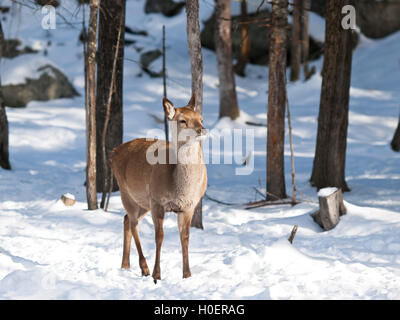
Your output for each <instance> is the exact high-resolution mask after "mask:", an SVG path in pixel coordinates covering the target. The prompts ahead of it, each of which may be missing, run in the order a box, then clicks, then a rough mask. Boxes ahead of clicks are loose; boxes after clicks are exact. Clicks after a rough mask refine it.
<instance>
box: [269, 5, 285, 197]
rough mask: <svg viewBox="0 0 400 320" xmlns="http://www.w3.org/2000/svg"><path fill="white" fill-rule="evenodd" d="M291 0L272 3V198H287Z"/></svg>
mask: <svg viewBox="0 0 400 320" xmlns="http://www.w3.org/2000/svg"><path fill="white" fill-rule="evenodd" d="M287 18H288V1H287V0H275V1H273V3H272V15H271V33H270V50H269V52H270V54H269V68H268V69H269V79H268V83H269V84H268V87H269V89H268V115H267V118H268V120H267V121H268V123H267V127H268V133H267V192H268V193H269V194H268V199H269V200H277V199H284V198H286V184H285V168H284V147H285V109H286V108H285V106H286V55H287V32H286V29H287V26H288V21H287Z"/></svg>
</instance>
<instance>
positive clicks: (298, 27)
mask: <svg viewBox="0 0 400 320" xmlns="http://www.w3.org/2000/svg"><path fill="white" fill-rule="evenodd" d="M302 3H303V0H294V2H293V27H292V39H291V41H290V43H291V50H290V55H291V56H290V71H291V72H290V81H292V82H294V81H297V80H299V78H300V66H301V52H302V50H301V49H302V42H301V40H302V19H301V17H302Z"/></svg>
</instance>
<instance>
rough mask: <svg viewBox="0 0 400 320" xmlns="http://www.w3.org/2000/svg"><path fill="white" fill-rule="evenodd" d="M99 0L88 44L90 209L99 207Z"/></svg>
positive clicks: (92, 10) (92, 14) (93, 3)
mask: <svg viewBox="0 0 400 320" xmlns="http://www.w3.org/2000/svg"><path fill="white" fill-rule="evenodd" d="M98 12H99V0H90V14H89V28H88V44H87V68H86V69H87V75H86V77H87V79H86V80H87V90H86V94H88V97H87V99H86V102H87V103H86V104H87V105H86V138H87V139H86V140H87V146H86V151H87V154H86V161H87V167H86V197H87V202H88V209H89V210H95V209H97V208H98V207H97V189H96V45H97V17H98Z"/></svg>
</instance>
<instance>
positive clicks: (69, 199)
mask: <svg viewBox="0 0 400 320" xmlns="http://www.w3.org/2000/svg"><path fill="white" fill-rule="evenodd" d="M61 201H62V202H63V203H64V204H65V205H66V206H67V207H71V206H73V205H74V204H75V203H76V200H75V197H74V196H73V195H72V194H70V193H66V194H63V195H62V196H61Z"/></svg>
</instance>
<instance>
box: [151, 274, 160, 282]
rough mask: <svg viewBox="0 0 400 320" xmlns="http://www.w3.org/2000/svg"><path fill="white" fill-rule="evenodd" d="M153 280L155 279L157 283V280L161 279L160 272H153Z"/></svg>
mask: <svg viewBox="0 0 400 320" xmlns="http://www.w3.org/2000/svg"><path fill="white" fill-rule="evenodd" d="M153 280H154V283H157V280H161V274H160V272H153Z"/></svg>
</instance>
